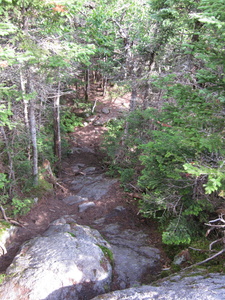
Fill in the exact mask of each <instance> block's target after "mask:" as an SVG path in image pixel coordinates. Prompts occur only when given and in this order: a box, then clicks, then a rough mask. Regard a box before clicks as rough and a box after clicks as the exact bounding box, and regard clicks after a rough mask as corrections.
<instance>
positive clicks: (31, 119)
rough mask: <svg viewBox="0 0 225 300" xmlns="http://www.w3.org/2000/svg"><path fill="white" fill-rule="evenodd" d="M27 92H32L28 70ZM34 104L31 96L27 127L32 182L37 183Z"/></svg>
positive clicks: (33, 98) (34, 101)
mask: <svg viewBox="0 0 225 300" xmlns="http://www.w3.org/2000/svg"><path fill="white" fill-rule="evenodd" d="M27 92H28V93H32V92H34V88H33V86H32V82H31V78H30V71H29V72H28V77H27ZM35 104H36V99H35V96H33V97H32V98H31V99H30V101H29V128H30V139H31V145H32V161H33V180H34V181H33V183H34V185H37V184H38V147H37V129H36V118H35Z"/></svg>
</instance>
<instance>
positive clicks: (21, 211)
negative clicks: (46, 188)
mask: <svg viewBox="0 0 225 300" xmlns="http://www.w3.org/2000/svg"><path fill="white" fill-rule="evenodd" d="M32 205H33V200H31V199H28V198H27V199H18V198H13V199H12V206H13V214H14V216H17V215H25V214H27V213H28V212H29V211H30V209H31V207H32Z"/></svg>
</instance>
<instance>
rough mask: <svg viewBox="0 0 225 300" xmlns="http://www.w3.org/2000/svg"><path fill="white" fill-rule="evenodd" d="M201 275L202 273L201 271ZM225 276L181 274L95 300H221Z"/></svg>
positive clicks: (223, 294)
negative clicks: (155, 283) (154, 283)
mask: <svg viewBox="0 0 225 300" xmlns="http://www.w3.org/2000/svg"><path fill="white" fill-rule="evenodd" d="M199 272H200V273H201V271H199ZM224 282H225V275H221V274H219V273H218V274H217V273H216V274H207V272H206V275H198V274H197V273H194V272H191V273H185V272H183V273H181V274H180V275H175V276H171V277H169V278H168V279H165V280H163V281H162V282H158V284H157V286H153V285H148V286H142V287H133V288H130V289H126V290H121V291H115V292H112V293H108V294H105V295H101V296H98V297H95V298H93V300H100V299H101V300H120V299H123V300H153V299H154V300H156V299H157V300H221V299H224V298H225V285H224Z"/></svg>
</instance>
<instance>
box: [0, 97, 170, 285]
mask: <svg viewBox="0 0 225 300" xmlns="http://www.w3.org/2000/svg"><path fill="white" fill-rule="evenodd" d="M95 100H97V105H96V107H95V118H94V120H93V121H91V122H90V121H89V122H87V123H86V126H84V127H78V128H76V129H75V131H74V132H73V133H71V135H70V141H71V154H70V155H69V156H68V157H67V158H65V159H64V160H63V162H62V172H61V178H60V181H61V182H62V183H63V185H64V187H66V190H67V192H66V193H63V192H62V191H60V190H57V192H56V194H55V195H53V194H52V193H50V194H49V195H46V196H45V197H44V198H43V199H39V201H38V203H37V204H36V205H35V207H33V208H32V210H31V211H30V212H29V213H28V214H27V215H26V216H23V217H21V218H20V220H19V221H21V222H23V224H24V226H23V227H20V228H18V230H17V232H16V234H15V235H14V236H13V237H12V242H11V247H9V249H8V252H7V254H5V255H4V256H2V257H1V258H0V263H1V269H0V271H1V272H4V271H5V269H6V268H7V267H8V266H9V264H10V263H11V262H12V260H13V258H14V256H15V255H16V252H17V251H18V249H19V247H20V245H21V244H22V243H23V242H24V241H26V240H28V239H30V238H33V237H35V236H37V235H39V234H42V233H43V232H44V231H45V230H46V229H47V228H48V226H49V224H50V223H51V222H52V221H53V220H56V219H58V218H60V217H61V216H64V215H73V216H75V219H76V222H77V223H78V224H80V225H88V226H91V227H92V228H94V229H97V230H99V232H100V233H101V234H102V235H103V236H106V235H107V232H106V229H107V228H108V230H111V229H110V228H112V227H113V226H114V227H115V226H116V227H115V231H116V232H117V234H118V235H119V233H121V232H125V230H128V231H129V230H130V231H129V232H132V233H134V234H135V232H136V233H137V234H138V235H140V234H139V233H140V232H141V233H143V234H144V238H145V243H147V244H146V245H148V246H150V247H155V248H157V249H159V250H160V251H161V262H160V265H161V266H163V264H165V263H166V261H167V257H166V255H165V254H164V253H163V250H162V243H161V236H160V234H159V233H158V231H157V226H156V224H155V223H154V222H153V221H149V220H146V219H143V218H141V216H140V215H138V208H137V205H136V204H137V203H136V202H135V200H134V199H133V197H132V195H130V194H128V193H126V192H124V190H123V189H122V188H121V187H120V183H119V181H118V180H117V179H112V178H108V177H107V176H106V174H105V172H106V170H105V167H104V163H103V159H104V155H103V154H102V153H101V151H100V149H99V146H100V143H101V141H102V138H103V133H104V132H105V131H106V128H105V127H104V124H105V123H106V122H107V121H108V120H110V119H112V118H116V117H118V116H119V115H121V114H122V113H123V112H124V111H126V110H128V106H129V95H126V96H125V97H121V98H120V97H119V98H117V99H114V100H111V99H110V100H107V99H105V98H103V97H101V96H99V97H97V98H96V97H95V98H93V100H92V101H93V105H94V102H95ZM97 121H98V122H97ZM88 187H89V188H88ZM88 193H89V194H88ZM85 205H86V206H85ZM118 230H119V232H118ZM108 234H110V232H108ZM159 268H161V267H159ZM159 271H160V270H157V271H156V274H157V273H158V272H159ZM124 287H125V286H124ZM114 288H115V289H116V288H123V286H115V287H114Z"/></svg>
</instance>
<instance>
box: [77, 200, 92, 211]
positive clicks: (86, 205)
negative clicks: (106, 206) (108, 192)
mask: <svg viewBox="0 0 225 300" xmlns="http://www.w3.org/2000/svg"><path fill="white" fill-rule="evenodd" d="M93 206H95V203H94V202H87V203H83V204H80V205H79V212H80V213H82V212H84V211H85V210H87V209H88V208H89V207H93Z"/></svg>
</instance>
